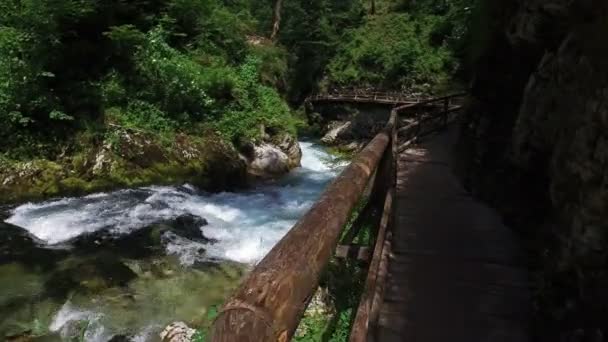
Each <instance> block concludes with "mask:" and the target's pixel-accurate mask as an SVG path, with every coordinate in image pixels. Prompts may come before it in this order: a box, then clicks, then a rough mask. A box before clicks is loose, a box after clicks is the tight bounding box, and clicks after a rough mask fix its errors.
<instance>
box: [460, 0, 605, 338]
mask: <svg viewBox="0 0 608 342" xmlns="http://www.w3.org/2000/svg"><path fill="white" fill-rule="evenodd" d="M505 4H506V2H505ZM508 6H513V4H512V3H511V4H508V5H504V6H503V7H508ZM607 7H608V3H607V2H605V1H594V0H590V1H583V0H581V1H572V0H561V1H560V0H549V1H541V0H536V1H525V2H524V1H520V2H519V3H518V4H517V6H514V7H513V10H511V11H504V12H502V14H503V15H504V16H503V17H502V18H500V20H501V21H502V27H501V29H500V30H499V31H498V32H496V35H495V36H494V37H493V39H492V42H491V44H490V46H488V48H487V49H486V53H485V54H484V55H483V57H482V59H481V60H480V63H479V64H478V66H477V69H476V71H477V75H476V79H475V81H474V83H473V88H472V95H473V100H472V106H471V108H470V110H469V113H468V117H467V120H466V124H465V125H464V127H463V132H464V133H465V134H464V135H463V136H464V137H465V138H464V139H463V140H462V141H461V146H460V147H461V152H463V156H465V157H466V158H465V160H466V162H465V163H464V165H463V168H462V170H461V171H462V172H463V175H464V176H465V177H466V179H467V181H468V184H469V186H470V188H471V189H472V190H473V191H474V192H475V193H476V194H478V195H479V196H480V197H482V198H484V199H486V200H488V201H490V202H491V203H493V204H494V205H496V206H497V207H499V208H501V209H502V210H503V213H504V214H505V218H506V219H507V220H508V221H509V223H511V225H512V226H513V227H514V228H516V229H518V230H519V231H521V232H522V233H524V234H525V236H526V237H527V238H528V241H530V243H531V246H532V250H533V251H534V253H533V258H532V261H533V262H534V264H535V266H538V268H537V273H536V274H537V276H538V279H537V280H538V282H537V284H536V285H538V291H537V296H536V303H535V304H536V306H537V308H538V309H539V310H538V314H539V315H538V318H539V319H538V322H537V329H538V333H539V339H542V340H547V341H603V340H606V339H607V337H605V335H606V334H608V330H607V329H606V327H608V290H607V289H608V164H607V163H608V65H607V64H608V53H607V48H608V44H606V43H605V37H606V36H607V35H608V11H607Z"/></svg>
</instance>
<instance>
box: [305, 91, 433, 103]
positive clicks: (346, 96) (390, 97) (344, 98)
mask: <svg viewBox="0 0 608 342" xmlns="http://www.w3.org/2000/svg"><path fill="white" fill-rule="evenodd" d="M425 99H426V98H424V97H422V96H414V95H410V94H404V93H399V92H379V91H366V90H341V91H336V92H331V93H324V94H316V95H313V96H310V97H309V98H308V99H307V101H308V102H327V101H329V102H362V103H382V104H407V103H417V102H420V101H423V100H425Z"/></svg>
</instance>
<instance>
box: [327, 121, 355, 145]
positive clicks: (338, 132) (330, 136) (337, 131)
mask: <svg viewBox="0 0 608 342" xmlns="http://www.w3.org/2000/svg"><path fill="white" fill-rule="evenodd" d="M351 129H352V122H350V121H332V122H330V123H329V125H328V129H327V133H326V134H325V136H323V138H321V141H322V142H323V143H324V144H327V145H334V144H337V143H338V142H339V141H340V140H343V139H346V138H347V137H348V136H350V133H351Z"/></svg>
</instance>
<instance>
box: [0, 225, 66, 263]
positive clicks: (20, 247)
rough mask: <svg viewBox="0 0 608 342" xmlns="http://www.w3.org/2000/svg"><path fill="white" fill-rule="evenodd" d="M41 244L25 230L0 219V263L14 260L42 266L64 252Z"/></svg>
mask: <svg viewBox="0 0 608 342" xmlns="http://www.w3.org/2000/svg"><path fill="white" fill-rule="evenodd" d="M42 246H43V243H42V242H41V241H40V240H39V239H37V238H36V237H35V236H34V235H32V234H30V233H29V232H28V231H27V230H25V229H23V228H21V227H18V226H15V225H12V224H9V223H5V222H1V221H0V264H4V263H9V262H15V261H16V262H21V263H24V264H28V265H29V264H32V265H34V264H35V265H42V266H44V265H49V264H52V263H53V262H54V261H55V260H56V259H57V258H58V257H60V255H61V254H65V252H64V251H61V250H50V249H46V248H43V247H42Z"/></svg>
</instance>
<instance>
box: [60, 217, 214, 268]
mask: <svg viewBox="0 0 608 342" xmlns="http://www.w3.org/2000/svg"><path fill="white" fill-rule="evenodd" d="M207 224H208V223H207V220H205V219H204V218H202V217H200V216H196V215H192V214H184V215H181V216H178V217H176V218H174V219H170V220H162V221H159V222H157V223H153V224H150V225H148V226H147V227H143V228H140V229H137V230H135V231H133V232H131V233H129V234H115V233H112V232H111V231H110V229H102V230H99V231H96V232H92V233H89V234H83V235H80V236H77V237H75V238H74V239H72V240H70V241H69V242H68V244H69V245H72V246H74V247H75V248H76V249H78V250H79V252H80V253H83V254H88V253H91V252H93V251H97V250H100V249H102V250H105V251H112V252H113V253H116V254H117V255H121V256H125V257H130V258H143V257H147V256H150V255H152V254H154V253H157V252H159V251H160V250H161V249H163V247H164V245H165V244H166V242H167V241H170V240H171V239H165V238H164V236H165V235H167V233H173V234H174V235H177V236H179V237H182V238H186V239H188V240H191V241H196V242H200V243H215V242H217V240H215V239H210V238H207V237H206V236H204V235H203V232H202V230H201V228H202V227H204V226H206V225H207Z"/></svg>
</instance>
